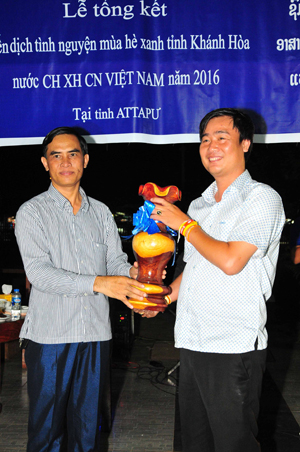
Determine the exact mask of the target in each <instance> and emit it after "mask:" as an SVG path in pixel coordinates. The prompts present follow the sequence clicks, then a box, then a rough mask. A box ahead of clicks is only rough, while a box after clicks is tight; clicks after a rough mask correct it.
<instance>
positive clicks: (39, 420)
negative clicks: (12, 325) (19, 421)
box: [25, 341, 110, 452]
mask: <svg viewBox="0 0 300 452" xmlns="http://www.w3.org/2000/svg"><path fill="white" fill-rule="evenodd" d="M109 344H110V341H104V342H89V343H73V344H53V345H45V344H37V343H36V342H32V341H29V344H28V346H27V348H26V354H25V358H26V365H27V369H28V395H29V421H28V445H27V452H46V451H47V452H50V451H51V452H67V451H68V452H95V451H98V450H99V449H98V441H99V434H100V432H99V425H100V410H101V397H102V388H103V386H104V385H105V379H106V371H107V369H108V365H109Z"/></svg>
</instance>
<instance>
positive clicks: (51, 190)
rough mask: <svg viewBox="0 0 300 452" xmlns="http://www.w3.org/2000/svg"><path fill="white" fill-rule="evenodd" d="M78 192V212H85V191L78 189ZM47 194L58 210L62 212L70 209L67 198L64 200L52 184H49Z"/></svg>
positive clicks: (86, 198) (86, 205)
mask: <svg viewBox="0 0 300 452" xmlns="http://www.w3.org/2000/svg"><path fill="white" fill-rule="evenodd" d="M79 192H80V194H81V196H82V201H81V207H80V210H82V211H83V212H86V211H87V210H88V208H89V201H88V197H87V196H86V194H85V191H84V190H83V189H82V188H81V187H79ZM48 194H49V196H50V197H51V198H52V199H53V200H54V202H55V203H56V204H57V205H58V207H59V208H60V209H62V210H64V209H68V208H70V207H72V206H71V203H70V201H69V200H68V199H67V198H65V197H64V196H63V195H62V194H61V193H60V192H59V191H58V190H57V189H56V188H55V187H54V186H53V185H52V184H50V187H49V189H48Z"/></svg>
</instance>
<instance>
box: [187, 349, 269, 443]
mask: <svg viewBox="0 0 300 452" xmlns="http://www.w3.org/2000/svg"><path fill="white" fill-rule="evenodd" d="M265 363H266V350H259V351H253V352H248V353H242V354H219V353H201V352H194V351H191V350H185V349H182V350H181V352H180V380H179V407H180V421H181V433H182V444H183V452H258V451H260V446H259V443H258V442H257V440H256V436H257V433H258V428H257V417H258V413H259V399H260V394H261V385H262V377H263V373H264V370H265Z"/></svg>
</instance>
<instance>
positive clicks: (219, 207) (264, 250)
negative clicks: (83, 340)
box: [175, 170, 285, 353]
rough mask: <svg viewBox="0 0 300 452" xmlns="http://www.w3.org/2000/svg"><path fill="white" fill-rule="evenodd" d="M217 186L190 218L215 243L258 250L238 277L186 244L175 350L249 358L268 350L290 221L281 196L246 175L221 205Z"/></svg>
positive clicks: (192, 208)
mask: <svg viewBox="0 0 300 452" xmlns="http://www.w3.org/2000/svg"><path fill="white" fill-rule="evenodd" d="M216 191H217V186H216V183H215V182H214V183H213V184H212V185H210V186H209V187H208V188H207V190H206V191H205V192H204V193H203V194H202V196H201V197H200V198H198V199H196V200H195V201H193V202H192V203H191V205H190V207H189V211H188V214H189V216H190V217H191V218H193V219H194V220H196V221H198V223H199V225H200V226H201V227H202V229H203V230H204V231H205V232H206V233H207V234H208V235H210V236H211V237H213V238H214V239H216V240H220V241H224V242H233V241H234V242H235V241H241V242H247V243H250V244H253V245H255V246H256V247H257V250H256V252H255V253H254V255H253V256H252V257H251V258H250V260H249V261H248V263H247V264H246V266H245V267H244V268H243V270H241V271H240V272H239V273H238V274H236V275H232V276H228V275H226V274H225V273H224V272H223V271H222V270H220V269H219V268H218V267H216V266H215V265H213V264H211V263H210V262H209V261H207V260H206V259H205V258H204V257H203V256H202V255H201V254H200V253H199V252H198V251H196V249H195V248H194V247H193V246H192V245H191V244H190V243H188V242H187V241H185V254H184V260H185V261H186V262H187V265H186V267H185V269H184V272H183V278H182V282H181V286H180V291H179V297H178V303H177V317H176V325H175V345H176V347H179V348H186V349H189V350H195V351H202V352H211V353H244V352H248V351H251V350H254V347H255V345H254V344H255V342H256V340H258V349H259V350H261V349H264V348H266V346H267V331H266V328H265V324H266V303H265V302H266V300H267V299H268V298H269V297H270V296H271V293H272V285H273V282H274V277H275V270H276V264H277V259H278V252H279V243H280V242H279V241H280V237H281V233H282V229H283V226H284V222H285V215H284V209H283V205H282V201H281V198H280V196H279V195H278V194H277V193H276V192H275V191H274V190H273V189H272V188H271V187H269V186H268V185H265V184H262V183H259V182H256V181H254V180H253V179H252V178H251V176H250V174H249V173H248V171H247V170H246V171H245V172H244V173H243V174H241V175H240V176H239V177H238V178H237V179H236V180H235V181H234V182H233V183H232V184H231V185H230V186H229V187H228V188H227V190H226V191H225V192H224V194H223V196H222V200H221V201H220V202H216V200H215V194H216Z"/></svg>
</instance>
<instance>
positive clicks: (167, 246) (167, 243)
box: [129, 182, 181, 311]
mask: <svg viewBox="0 0 300 452" xmlns="http://www.w3.org/2000/svg"><path fill="white" fill-rule="evenodd" d="M139 195H141V196H143V198H144V200H147V201H150V200H151V198H154V197H157V196H158V197H160V198H164V199H165V200H166V201H168V202H171V203H174V202H176V201H179V200H180V199H181V191H180V190H178V188H177V187H175V186H174V185H170V186H169V187H164V188H161V187H159V186H158V185H156V184H154V183H152V182H148V183H147V184H145V185H141V186H140V188H139ZM157 226H158V227H159V229H160V230H161V231H162V232H155V233H154V234H149V233H148V232H147V231H141V232H139V233H138V234H136V235H135V236H134V238H133V241H132V248H133V252H134V255H135V258H136V260H137V262H138V277H137V280H138V281H140V282H141V283H143V284H144V285H145V288H144V289H140V290H142V291H143V292H146V293H147V298H145V299H144V300H143V301H139V300H135V299H133V298H130V299H129V301H130V303H131V304H132V305H133V307H134V308H136V309H148V310H152V311H164V310H165V309H166V307H167V303H166V301H165V298H164V297H165V296H166V295H169V294H170V293H171V292H172V289H171V287H169V286H165V285H164V284H163V278H162V275H163V271H164V269H165V267H166V265H167V263H168V262H169V260H170V258H171V257H172V256H173V254H174V252H175V240H174V238H173V237H172V235H171V234H170V233H168V232H167V230H166V227H165V225H164V224H163V223H157Z"/></svg>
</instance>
